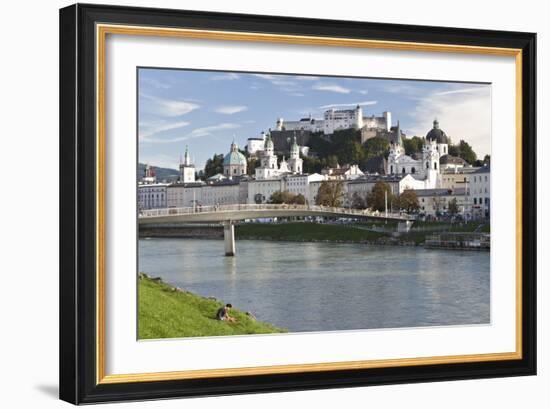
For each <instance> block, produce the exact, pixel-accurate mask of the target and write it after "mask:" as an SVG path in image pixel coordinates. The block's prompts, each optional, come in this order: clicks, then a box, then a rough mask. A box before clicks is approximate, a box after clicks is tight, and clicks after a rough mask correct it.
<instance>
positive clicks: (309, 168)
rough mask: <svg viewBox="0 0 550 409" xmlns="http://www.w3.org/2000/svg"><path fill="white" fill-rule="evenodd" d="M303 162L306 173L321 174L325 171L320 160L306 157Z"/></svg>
mask: <svg viewBox="0 0 550 409" xmlns="http://www.w3.org/2000/svg"><path fill="white" fill-rule="evenodd" d="M302 160H303V167H304V173H320V172H321V170H323V163H322V161H321V160H320V159H319V158H314V157H311V156H304V157H302Z"/></svg>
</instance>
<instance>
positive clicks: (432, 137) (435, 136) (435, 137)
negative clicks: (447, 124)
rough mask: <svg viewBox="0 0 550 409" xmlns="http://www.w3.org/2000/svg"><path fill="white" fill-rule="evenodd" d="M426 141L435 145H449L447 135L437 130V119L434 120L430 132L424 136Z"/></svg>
mask: <svg viewBox="0 0 550 409" xmlns="http://www.w3.org/2000/svg"><path fill="white" fill-rule="evenodd" d="M426 140H427V141H435V142H436V143H438V144H439V143H444V144H448V143H449V137H448V136H447V134H446V133H445V132H444V131H443V130H442V129H440V128H439V121H438V120H437V119H435V120H434V127H433V128H432V129H431V130H430V132H428V133H427V135H426Z"/></svg>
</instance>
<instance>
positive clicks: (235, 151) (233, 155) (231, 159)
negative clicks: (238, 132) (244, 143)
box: [223, 142, 246, 166]
mask: <svg viewBox="0 0 550 409" xmlns="http://www.w3.org/2000/svg"><path fill="white" fill-rule="evenodd" d="M230 165H246V158H245V156H244V155H243V154H242V153H241V152H239V147H238V146H237V144H236V143H235V142H233V143H232V144H231V151H230V152H229V153H228V154H227V155H225V157H224V158H223V166H230Z"/></svg>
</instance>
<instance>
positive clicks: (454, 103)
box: [407, 85, 491, 158]
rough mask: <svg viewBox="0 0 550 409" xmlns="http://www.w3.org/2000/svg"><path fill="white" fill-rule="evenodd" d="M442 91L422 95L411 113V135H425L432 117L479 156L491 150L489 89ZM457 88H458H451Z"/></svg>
mask: <svg viewBox="0 0 550 409" xmlns="http://www.w3.org/2000/svg"><path fill="white" fill-rule="evenodd" d="M464 90H465V89H463V92H451V91H441V92H435V93H432V94H431V95H428V96H425V97H423V98H422V99H421V100H419V103H418V104H417V105H416V108H415V109H414V110H413V111H412V112H411V117H412V118H413V123H412V124H411V125H410V126H407V129H409V130H410V131H411V132H412V134H413V135H418V136H425V135H426V133H427V132H428V131H429V130H430V129H431V128H432V126H433V124H432V122H433V120H434V118H437V119H438V121H439V126H440V127H441V129H443V130H444V131H445V133H446V134H447V135H448V136H449V137H450V138H451V141H452V143H458V142H459V141H460V140H461V139H463V140H465V141H466V142H468V143H469V144H470V145H471V146H472V147H473V149H474V151H475V152H476V153H477V155H478V156H479V157H481V158H483V156H484V155H485V154H490V153H491V88H490V86H489V85H487V86H482V87H479V88H476V91H475V92H470V91H468V92H466V91H464ZM452 91H459V90H452Z"/></svg>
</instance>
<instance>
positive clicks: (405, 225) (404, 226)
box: [397, 220, 413, 233]
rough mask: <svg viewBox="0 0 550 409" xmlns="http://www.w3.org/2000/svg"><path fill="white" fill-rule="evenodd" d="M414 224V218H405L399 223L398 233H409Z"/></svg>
mask: <svg viewBox="0 0 550 409" xmlns="http://www.w3.org/2000/svg"><path fill="white" fill-rule="evenodd" d="M412 225H413V221H412V220H405V221H402V222H398V223H397V232H398V233H407V232H408V231H409V230H410V229H411V227H412Z"/></svg>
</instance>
